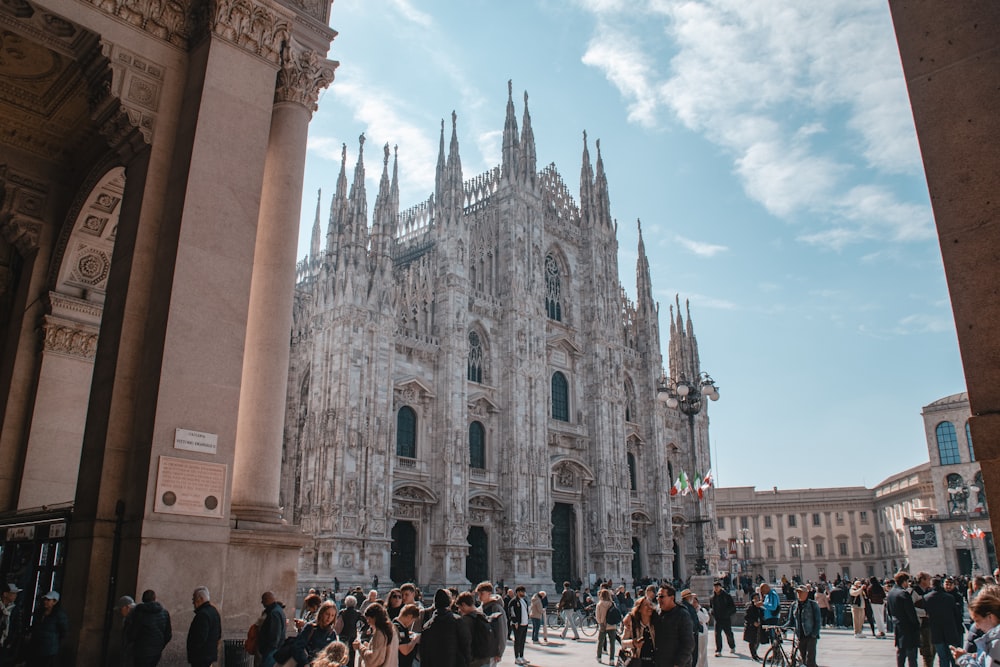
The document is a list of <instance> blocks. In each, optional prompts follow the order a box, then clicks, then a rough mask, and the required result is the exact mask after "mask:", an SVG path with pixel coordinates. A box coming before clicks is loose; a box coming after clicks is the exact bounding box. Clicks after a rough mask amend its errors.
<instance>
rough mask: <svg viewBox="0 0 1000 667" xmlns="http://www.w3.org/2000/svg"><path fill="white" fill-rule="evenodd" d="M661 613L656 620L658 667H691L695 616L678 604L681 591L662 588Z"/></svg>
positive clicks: (654, 619) (656, 660)
mask: <svg viewBox="0 0 1000 667" xmlns="http://www.w3.org/2000/svg"><path fill="white" fill-rule="evenodd" d="M656 601H657V603H658V604H659V607H660V608H659V610H658V612H657V614H656V615H655V616H654V617H653V628H654V631H655V632H654V634H655V637H656V640H655V641H656V652H655V654H654V655H653V660H654V664H655V665H656V667H691V659H692V657H693V655H694V630H693V627H692V625H691V616H690V615H688V612H687V610H686V609H685V608H684V607H682V606H680V605H679V604H677V589H675V588H674V587H673V586H671V585H670V584H660V590H659V591H657V593H656Z"/></svg>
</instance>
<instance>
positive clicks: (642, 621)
mask: <svg viewBox="0 0 1000 667" xmlns="http://www.w3.org/2000/svg"><path fill="white" fill-rule="evenodd" d="M625 625H626V626H627V628H628V629H627V631H626V632H627V634H626V635H624V636H623V638H622V650H628V651H629V653H630V654H631V656H632V658H638V659H639V660H640V661H641V662H649V661H651V660H652V659H653V653H654V652H655V651H656V629H655V628H654V627H653V603H652V602H650V601H649V598H647V597H646V596H642V597H641V598H639V601H638V602H636V603H635V606H634V607H632V611H630V612H629V613H628V617H627V618H626V623H625Z"/></svg>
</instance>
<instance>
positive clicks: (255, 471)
mask: <svg viewBox="0 0 1000 667" xmlns="http://www.w3.org/2000/svg"><path fill="white" fill-rule="evenodd" d="M335 68H336V63H333V62H331V61H328V60H324V59H322V58H320V57H319V56H318V55H317V54H316V53H315V52H314V51H309V50H296V49H295V48H294V47H286V48H285V50H284V52H283V53H282V62H281V69H280V70H279V71H278V80H277V88H276V90H275V95H274V100H275V104H274V111H273V115H272V116H271V134H270V138H269V141H268V148H267V159H266V161H265V164H264V186H263V189H262V190H261V201H260V214H259V218H258V221H257V241H256V246H255V248H254V264H253V276H252V278H251V283H250V308H249V313H248V316H247V335H246V345H245V353H244V357H243V380H242V384H241V388H240V406H239V413H238V421H237V427H236V454H235V459H234V462H233V503H232V510H233V514H234V515H235V516H236V518H237V520H238V521H251V522H264V523H276V522H279V521H280V520H281V508H280V507H278V492H279V488H280V484H281V443H282V437H283V433H284V423H285V418H284V417H285V399H286V396H285V393H286V385H287V378H288V355H289V337H290V335H291V330H292V296H293V293H294V290H295V260H296V250H297V247H298V230H299V213H300V209H301V204H302V176H303V172H304V170H305V153H306V140H307V138H308V132H309V120H310V118H311V116H312V112H313V111H315V110H316V99H317V96H318V95H319V91H320V90H321V89H322V88H324V87H326V86H327V85H329V84H330V82H331V81H333V72H334V69H335Z"/></svg>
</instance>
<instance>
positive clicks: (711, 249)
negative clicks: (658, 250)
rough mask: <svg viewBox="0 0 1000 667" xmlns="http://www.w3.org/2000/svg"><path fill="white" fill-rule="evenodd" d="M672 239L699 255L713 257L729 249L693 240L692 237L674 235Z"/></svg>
mask: <svg viewBox="0 0 1000 667" xmlns="http://www.w3.org/2000/svg"><path fill="white" fill-rule="evenodd" d="M674 240H675V241H676V242H677V243H679V244H680V245H681V246H683V247H684V248H687V249H688V250H689V251H690V252H692V253H694V254H695V255H698V256H699V257H715V256H716V255H718V254H719V253H722V252H726V251H728V250H729V248H727V247H726V246H724V245H715V244H712V243H704V242H702V241H694V240H692V239H688V238H684V237H683V236H676V237H674Z"/></svg>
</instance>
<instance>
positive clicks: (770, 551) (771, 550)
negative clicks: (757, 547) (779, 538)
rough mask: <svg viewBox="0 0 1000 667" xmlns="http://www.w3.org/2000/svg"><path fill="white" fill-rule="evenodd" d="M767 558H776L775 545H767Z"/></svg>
mask: <svg viewBox="0 0 1000 667" xmlns="http://www.w3.org/2000/svg"><path fill="white" fill-rule="evenodd" d="M767 557H768V558H774V545H773V544H768V545H767Z"/></svg>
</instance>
